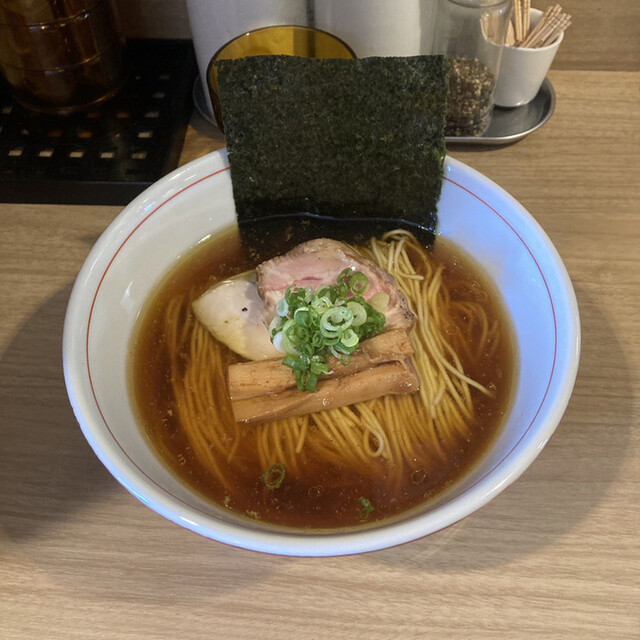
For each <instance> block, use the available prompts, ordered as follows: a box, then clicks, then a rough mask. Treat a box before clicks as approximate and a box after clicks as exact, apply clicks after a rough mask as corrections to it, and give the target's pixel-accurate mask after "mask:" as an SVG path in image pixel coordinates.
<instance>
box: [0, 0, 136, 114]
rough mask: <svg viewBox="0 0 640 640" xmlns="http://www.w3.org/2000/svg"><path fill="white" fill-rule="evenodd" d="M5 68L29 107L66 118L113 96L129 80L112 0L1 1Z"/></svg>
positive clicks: (0, 57) (0, 63)
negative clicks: (126, 77) (65, 115)
mask: <svg viewBox="0 0 640 640" xmlns="http://www.w3.org/2000/svg"><path fill="white" fill-rule="evenodd" d="M0 69H1V70H2V73H3V75H4V76H5V78H6V80H7V82H8V84H9V86H10V88H11V90H12V92H13V96H14V97H15V99H16V100H17V101H18V102H19V103H20V104H21V105H23V106H24V107H26V108H28V109H30V110H34V111H39V112H47V113H57V114H66V113H71V112H74V111H78V110H80V109H83V108H85V107H88V106H91V105H95V104H97V103H99V102H102V101H103V100H106V99H107V98H109V97H111V96H112V95H114V94H115V93H116V92H117V91H118V90H119V89H120V87H121V86H122V84H123V83H124V80H125V76H126V64H125V40H124V36H123V33H122V29H121V25H120V22H119V19H118V15H117V10H116V7H115V5H114V4H113V2H112V0H0Z"/></svg>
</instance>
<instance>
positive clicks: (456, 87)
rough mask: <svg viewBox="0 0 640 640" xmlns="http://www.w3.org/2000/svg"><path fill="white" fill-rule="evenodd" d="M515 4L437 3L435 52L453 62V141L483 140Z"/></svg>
mask: <svg viewBox="0 0 640 640" xmlns="http://www.w3.org/2000/svg"><path fill="white" fill-rule="evenodd" d="M512 5H513V2H512V0H438V12H437V17H436V33H435V39H434V53H438V54H442V55H445V56H447V57H448V58H449V59H450V61H451V72H450V76H449V100H448V106H447V123H446V135H448V136H455V137H466V136H473V137H475V136H481V135H482V134H483V133H484V132H485V131H486V130H487V127H488V126H489V123H490V122H491V115H492V112H493V92H494V88H495V85H496V80H497V78H498V70H499V69H500V57H501V55H502V48H503V46H504V42H505V38H506V34H507V27H508V24H509V20H510V18H511V10H512Z"/></svg>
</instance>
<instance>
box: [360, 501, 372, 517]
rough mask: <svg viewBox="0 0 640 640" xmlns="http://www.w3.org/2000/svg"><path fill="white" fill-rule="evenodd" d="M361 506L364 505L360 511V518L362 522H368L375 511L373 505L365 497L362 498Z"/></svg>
mask: <svg viewBox="0 0 640 640" xmlns="http://www.w3.org/2000/svg"><path fill="white" fill-rule="evenodd" d="M360 504H361V505H362V508H361V509H360V510H359V511H358V517H359V518H360V520H367V518H368V517H369V514H370V513H371V512H372V511H373V505H372V504H371V502H370V501H369V500H367V499H366V498H363V497H361V498H360Z"/></svg>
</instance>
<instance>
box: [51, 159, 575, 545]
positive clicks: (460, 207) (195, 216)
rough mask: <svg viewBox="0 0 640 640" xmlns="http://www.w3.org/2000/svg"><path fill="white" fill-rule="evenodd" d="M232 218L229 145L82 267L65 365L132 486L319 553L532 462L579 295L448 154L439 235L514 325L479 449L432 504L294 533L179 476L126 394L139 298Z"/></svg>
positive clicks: (188, 171)
mask: <svg viewBox="0 0 640 640" xmlns="http://www.w3.org/2000/svg"><path fill="white" fill-rule="evenodd" d="M234 219H235V209H234V206H233V198H232V192H231V180H230V174H229V169H228V164H227V159H226V154H225V153H224V151H222V152H215V153H212V154H210V155H207V156H205V157H203V158H200V159H199V160H196V161H194V162H192V163H190V164H188V165H185V166H184V167H182V168H180V169H177V170H176V171H174V172H173V173H172V174H170V175H169V176H167V177H165V178H163V179H162V180H160V181H159V182H157V183H156V184H154V185H153V186H151V187H150V188H149V189H147V190H146V191H145V192H144V193H142V194H141V195H140V196H139V197H138V198H136V199H135V200H134V201H133V202H132V203H131V204H130V205H129V206H127V207H126V208H125V209H124V210H123V211H122V213H121V214H120V215H119V216H118V217H117V218H116V219H115V220H114V221H113V223H112V224H111V225H110V226H109V227H108V228H107V230H106V231H105V232H104V234H103V235H102V236H101V237H100V239H99V240H98V242H97V243H96V245H95V247H94V248H93V250H92V251H91V253H90V255H89V257H88V258H87V260H86V262H85V264H84V266H83V267H82V269H81V271H80V273H79V275H78V278H77V281H76V283H75V286H74V288H73V292H72V294H71V299H70V301H69V306H68V310H67V316H66V320H65V327H64V340H63V356H64V374H65V380H66V384H67V389H68V393H69V398H70V400H71V404H72V406H73V409H74V412H75V415H76V418H77V420H78V422H79V423H80V426H81V428H82V430H83V432H84V434H85V436H86V438H87V440H88V441H89V444H90V445H91V446H92V447H93V449H94V451H95V452H96V454H97V456H98V457H99V458H100V460H102V462H103V463H104V465H105V466H106V467H107V468H108V469H109V471H110V472H111V473H112V474H113V475H114V476H115V478H116V479H117V480H118V481H119V482H120V483H122V484H123V485H124V486H125V487H126V488H127V489H128V490H129V491H130V492H131V493H132V494H133V495H135V496H136V497H137V498H139V499H140V500H141V501H142V502H143V503H145V504H146V505H148V506H149V507H151V508H152V509H154V510H155V511H156V512H158V513H160V514H162V515H163V516H165V517H166V518H168V519H169V520H172V521H173V522H176V523H177V524H179V525H181V526H183V527H186V528H188V529H191V530H193V531H195V532H197V533H199V534H202V535H204V536H207V537H210V538H213V539H215V540H219V541H221V542H225V543H228V544H230V545H235V546H239V547H244V548H247V549H253V550H256V551H263V552H269V553H277V554H285V555H305V556H328V555H343V554H351V553H359V552H364V551H371V550H375V549H381V548H385V547H390V546H393V545H396V544H400V543H404V542H408V541H411V540H415V539H417V538H420V537H422V536H425V535H427V534H430V533H433V532H435V531H438V530H440V529H442V528H444V527H446V526H448V525H450V524H452V523H454V522H456V521H458V520H460V519H461V518H464V517H465V516H467V515H469V514H470V513H472V512H473V511H475V510H476V509H478V508H479V507H481V506H482V505H484V504H485V503H487V502H488V501H489V500H491V499H492V498H494V497H495V496H496V495H498V494H499V493H500V492H501V491H503V490H504V489H505V488H506V487H507V486H508V485H509V484H511V483H512V482H513V481H514V480H515V479H516V478H518V476H519V475H520V474H521V473H522V472H523V471H524V470H525V469H526V468H527V467H528V466H529V465H530V464H531V463H532V462H533V460H534V459H535V458H536V456H537V455H538V454H539V453H540V451H541V450H542V448H543V447H544V445H545V443H546V442H547V440H548V439H549V438H550V436H551V435H552V433H553V432H554V430H555V428H556V427H557V425H558V423H559V421H560V419H561V417H562V415H563V412H564V410H565V408H566V405H567V402H568V400H569V396H570V394H571V391H572V389H573V384H574V381H575V376H576V372H577V368H578V358H579V350H580V326H579V318H578V308H577V304H576V299H575V295H574V292H573V288H572V286H571V282H570V280H569V277H568V275H567V272H566V270H565V268H564V266H563V264H562V261H561V259H560V257H559V256H558V254H557V252H556V251H555V249H554V247H553V246H552V244H551V242H550V241H549V239H548V237H547V236H546V235H545V233H544V232H543V230H542V229H541V228H540V226H539V225H538V224H537V223H536V221H535V220H534V219H533V218H532V217H531V215H530V214H529V213H527V211H525V209H524V208H523V207H522V206H521V205H519V204H518V202H516V201H515V200H514V199H513V198H512V197H511V196H509V195H508V194H507V193H506V192H504V191H503V190H502V189H500V188H499V187H498V186H497V185H496V184H494V183H493V182H491V181H490V180H488V179H487V178H485V177H483V176H482V175H480V174H479V173H477V172H476V171H474V170H472V169H470V168H469V167H467V166H465V165H463V164H461V163H460V162H457V161H455V160H453V159H451V158H447V160H446V165H445V182H444V185H443V191H442V197H441V200H440V204H439V233H440V234H441V235H442V236H446V237H448V238H450V239H452V240H453V241H454V242H455V243H457V244H458V245H459V246H461V247H462V248H463V249H465V250H466V251H467V252H469V253H470V254H471V255H472V256H474V258H475V259H476V260H477V261H478V262H479V263H480V264H481V265H482V266H483V267H484V268H485V270H486V271H487V272H488V274H489V276H490V277H491V278H492V279H493V281H494V283H495V284H496V285H497V287H498V289H499V290H500V292H501V294H502V296H503V297H504V300H505V302H506V305H507V307H508V310H509V312H510V313H511V316H512V318H513V323H514V326H515V329H516V334H517V335H516V339H517V345H518V350H519V372H518V381H519V382H518V388H517V392H516V395H515V400H514V402H513V406H512V409H511V412H510V415H509V417H508V420H507V422H506V425H505V427H504V429H503V431H502V434H501V435H500V436H499V437H498V439H497V440H496V442H495V443H494V445H493V446H492V447H491V449H490V451H489V452H488V453H487V455H486V456H485V458H484V460H483V461H482V462H481V463H480V464H479V465H478V466H477V467H476V468H475V469H474V470H473V472H472V473H470V474H469V475H467V476H466V477H465V478H463V480H462V481H461V482H459V483H458V484H457V485H455V486H454V488H453V489H452V490H450V491H449V492H448V493H447V494H446V495H445V496H442V497H441V498H440V499H439V500H438V501H437V502H436V503H434V504H432V505H430V506H429V507H427V508H425V509H423V510H418V511H417V512H412V514H411V515H410V516H408V517H407V518H405V519H402V520H399V521H394V522H393V523H391V524H387V525H381V526H378V527H375V528H367V529H362V530H357V529H356V530H354V531H350V532H347V533H333V534H326V533H321V534H311V533H310V534H299V533H291V532H289V533H287V532H284V531H282V530H274V529H273V528H271V529H269V528H266V527H262V526H260V524H259V523H256V522H253V521H249V520H246V519H241V518H237V517H235V516H233V515H232V514H230V513H229V512H228V511H225V510H223V509H221V508H218V507H216V506H214V505H212V504H210V503H208V502H207V501H205V500H204V499H202V498H200V497H199V496H197V495H196V494H194V493H193V492H191V491H190V490H189V489H187V488H185V486H184V485H183V484H181V482H179V481H178V480H177V479H176V478H175V477H174V475H173V474H172V473H171V472H170V471H168V469H167V468H166V467H165V466H164V464H163V463H162V462H161V461H159V459H158V458H157V457H156V455H155V454H154V453H153V451H152V450H151V449H150V447H149V444H148V443H147V440H146V439H145V437H144V436H143V434H142V433H141V431H140V429H139V428H138V426H137V425H136V421H135V419H134V416H133V412H132V409H131V406H130V403H129V399H128V398H129V396H128V392H127V381H126V371H127V350H128V348H129V340H130V337H131V332H132V329H133V326H134V324H135V322H136V318H137V316H138V313H139V311H140V309H141V307H142V305H143V304H144V302H145V300H146V299H147V296H148V295H149V293H150V291H151V290H152V289H153V288H154V286H155V285H156V284H157V283H158V281H159V280H160V279H161V277H162V275H163V274H164V273H165V272H166V271H167V270H168V269H169V267H171V266H172V265H173V264H174V263H175V261H176V259H177V258H178V257H179V256H181V255H183V254H184V253H186V252H187V251H189V249H190V248H191V247H192V246H193V245H194V243H196V242H197V241H199V240H200V239H202V238H203V237H205V236H207V235H208V234H211V233H215V231H216V230H218V229H221V228H224V227H226V226H228V225H229V224H230V223H232V222H233V220H234Z"/></svg>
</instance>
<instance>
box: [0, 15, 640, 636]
mask: <svg viewBox="0 0 640 640" xmlns="http://www.w3.org/2000/svg"><path fill="white" fill-rule="evenodd" d="M567 4H568V3H567ZM551 80H552V82H553V84H554V86H555V87H556V90H557V94H558V104H557V110H556V113H555V114H554V115H553V117H552V118H551V120H550V121H549V122H548V123H547V124H546V125H545V126H544V127H543V128H542V129H540V130H539V131H538V132H536V133H534V134H532V135H531V136H529V137H528V138H525V139H524V140H522V141H521V142H519V143H517V144H514V145H511V146H507V147H503V148H497V149H485V150H480V149H465V148H454V147H452V148H451V149H450V153H451V154H452V155H453V156H454V157H456V158H458V159H460V160H462V161H464V162H466V163H467V164H469V165H471V166H472V167H473V168H475V169H478V170H479V171H481V172H483V173H485V174H486V175H488V176H489V177H490V178H492V179H494V180H495V181H496V182H498V183H499V184H500V185H501V186H503V187H505V188H506V189H507V190H508V191H510V192H511V194H512V195H513V196H514V197H516V198H517V199H518V200H520V201H521V202H522V203H523V204H524V205H525V206H526V207H527V208H528V209H529V211H530V212H531V213H532V215H533V216H534V217H535V218H536V219H537V220H538V221H539V222H540V223H541V224H542V225H543V227H544V228H545V230H546V231H547V233H548V234H549V236H550V237H551V239H552V240H553V242H554V243H555V245H556V247H557V249H558V250H559V252H560V254H561V256H562V258H563V259H564V261H565V264H566V265H567V268H568V271H569V274H570V276H571V278H572V280H573V283H574V286H575V289H576V292H577V297H578V303H579V306H580V312H581V318H582V332H583V347H582V358H581V365H580V371H579V374H578V379H577V382H576V387H575V392H574V394H573V397H572V399H571V401H570V403H569V406H568V408H567V411H566V414H565V416H564V418H563V420H562V422H561V424H560V426H559V428H558V430H557V432H556V434H555V435H554V436H553V438H552V439H551V441H550V442H549V444H548V445H547V446H546V448H545V449H544V450H543V451H542V453H541V454H540V456H539V458H538V459H537V460H536V461H535V462H534V463H533V465H532V466H531V468H530V469H529V470H528V471H527V472H526V473H525V474H524V475H523V476H522V477H521V478H520V479H519V480H518V481H517V482H515V483H514V484H513V485H512V486H511V487H510V488H509V489H507V490H506V491H505V492H504V493H502V494H501V495H500V496H499V497H498V498H496V499H495V500H494V501H492V502H491V503H490V504H489V505H487V506H485V507H484V508H482V509H481V510H480V511H478V512H477V513H475V514H474V515H472V516H470V517H468V518H467V519H465V520H464V521H462V522H460V523H458V524H456V525H454V526H452V527H450V528H449V529H447V530H445V531H442V532H440V533H438V534H435V535H433V536H430V537H428V538H424V539H422V540H418V541H416V542H413V543H410V544H406V545H403V546H400V547H397V548H394V549H389V550H386V551H380V552H375V553H370V554H366V555H361V556H353V557H346V558H334V559H292V558H279V557H272V556H266V555H260V554H256V553H252V552H247V551H242V550H238V549H233V548H231V547H227V546H224V545H222V544H219V543H216V542H212V541H209V540H206V539H204V538H201V537H199V536H197V535H195V534H193V533H190V532H188V531H186V530H183V529H181V528H180V527H178V526H176V525H174V524H172V523H170V522H168V521H167V520H165V519H163V518H162V517H160V516H158V515H156V514H155V513H153V512H152V511H150V510H149V509H148V508H146V507H145V506H144V505H143V504H141V503H140V502H138V501H137V500H136V499H135V498H133V497H132V496H131V495H130V494H129V493H128V492H127V491H126V490H125V489H124V488H122V487H121V486H120V485H119V484H118V483H117V482H116V480H114V479H113V478H112V477H111V476H110V474H109V473H108V472H107V471H106V470H105V469H104V467H103V466H102V465H101V464H100V462H99V461H98V460H97V458H96V457H95V455H94V454H93V452H92V451H91V449H90V448H89V446H88V444H87V443H86V441H85V440H84V438H83V436H82V434H81V432H80V430H79V428H78V426H77V424H76V422H75V419H74V416H73V413H72V411H71V408H70V406H69V403H68V400H67V397H66V393H65V388H64V382H63V375H62V363H61V333H62V326H63V321H64V313H65V309H66V304H67V301H68V298H69V294H70V290H71V286H72V284H73V280H74V278H75V276H76V274H77V272H78V270H79V268H80V266H81V264H82V262H83V260H84V259H85V257H86V255H87V253H88V252H89V250H90V248H91V246H92V244H93V243H94V242H95V240H96V239H97V237H98V236H99V234H100V233H101V232H102V231H103V229H104V228H105V226H106V225H107V224H108V223H109V222H110V221H111V220H112V219H113V218H114V217H115V215H116V214H117V213H118V211H119V208H117V207H99V206H93V207H70V206H59V205H58V206H55V205H45V206H42V205H16V204H0V216H1V220H2V247H1V249H0V301H1V302H2V316H1V320H0V438H1V440H0V442H1V445H0V637H2V638H3V639H4V638H6V639H10V640H13V639H18V638H19V639H21V640H22V639H28V640H29V639H34V640H35V639H38V640H40V639H42V638H47V639H48V640H63V639H64V640H70V639H76V638H77V639H80V638H82V639H83V640H85V639H92V638H100V639H103V638H105V639H106V638H108V639H109V640H120V639H122V640H125V639H129V638H153V639H154V640H157V639H160V640H162V639H165V638H166V639H175V638H231V639H244V638H246V639H252V638H264V637H275V638H279V639H281V640H284V639H289V638H291V639H298V638H316V639H320V640H324V639H335V638H352V637H363V636H365V637H367V638H370V639H372V640H378V639H387V638H390V639H391V638H393V639H396V638H403V639H404V638H425V637H433V638H447V639H458V638H460V639H465V640H467V639H469V638H474V639H479V640H484V639H487V640H489V639H491V640H494V639H495V638H502V637H508V638H510V639H515V640H519V639H523V640H524V639H530V638H545V639H546V640H555V639H558V640H560V639H562V640H566V639H567V638H579V639H580V640H602V638H607V639H608V640H609V639H625V640H628V639H629V638H638V637H639V629H640V613H639V612H640V607H638V604H639V603H640V545H639V543H638V530H639V528H640V515H639V514H640V511H639V510H638V504H639V502H640V491H639V488H640V432H639V430H638V425H639V424H640V395H639V392H638V389H640V332H639V331H638V318H640V296H638V291H639V289H640V251H639V250H638V247H639V246H640V224H639V222H638V202H639V201H640V183H639V181H638V179H637V168H638V161H639V160H640V154H639V152H638V148H639V147H638V132H639V131H640V112H639V104H640V101H638V74H637V73H623V72H615V73H614V72H605V71H579V72H577V71H561V70H556V71H554V72H553V73H552V75H551ZM209 134H210V135H209ZM221 144H222V140H221V138H220V137H219V136H218V137H216V135H215V134H214V132H212V131H210V130H207V128H206V123H204V122H203V121H201V120H199V119H198V118H197V117H194V120H193V122H192V127H191V128H190V131H189V134H188V137H187V143H186V146H185V150H184V154H183V161H187V160H190V159H192V158H194V157H198V156H199V155H202V154H203V153H206V152H208V151H210V150H212V149H214V148H217V147H219V146H220V145H221Z"/></svg>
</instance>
